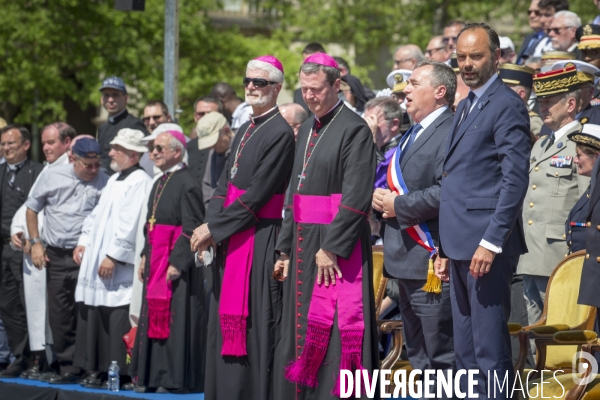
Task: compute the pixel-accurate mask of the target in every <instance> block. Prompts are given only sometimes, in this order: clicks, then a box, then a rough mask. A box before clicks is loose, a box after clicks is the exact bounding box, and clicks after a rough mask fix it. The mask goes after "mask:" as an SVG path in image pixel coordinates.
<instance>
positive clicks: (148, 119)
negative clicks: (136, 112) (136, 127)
mask: <svg viewBox="0 0 600 400" xmlns="http://www.w3.org/2000/svg"><path fill="white" fill-rule="evenodd" d="M162 117H163V116H162V114H161V115H149V116H147V117H144V118H142V121H144V123H146V122H149V121H150V120H151V119H153V120H155V121H158V120H160V119H161V118H162Z"/></svg>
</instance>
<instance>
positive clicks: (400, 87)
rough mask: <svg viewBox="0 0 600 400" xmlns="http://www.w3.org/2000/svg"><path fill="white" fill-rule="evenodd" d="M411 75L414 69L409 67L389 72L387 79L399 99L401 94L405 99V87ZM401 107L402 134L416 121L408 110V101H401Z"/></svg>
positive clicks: (395, 96)
mask: <svg viewBox="0 0 600 400" xmlns="http://www.w3.org/2000/svg"><path fill="white" fill-rule="evenodd" d="M411 75H412V71H411V70H409V69H397V70H394V71H392V72H390V73H389V75H388V76H387V78H386V80H385V81H386V83H387V84H388V86H389V87H390V89H392V95H394V98H396V99H398V96H401V98H402V99H404V88H405V87H406V86H407V85H408V79H409V78H410V76H411ZM400 108H402V123H401V124H400V129H399V132H400V134H401V135H404V134H405V133H406V132H407V131H408V130H409V129H410V127H411V126H413V124H414V121H413V120H412V118H411V117H410V115H408V113H407V112H406V103H404V101H403V102H402V103H400Z"/></svg>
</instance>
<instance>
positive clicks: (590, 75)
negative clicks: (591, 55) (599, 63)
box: [551, 60, 600, 84]
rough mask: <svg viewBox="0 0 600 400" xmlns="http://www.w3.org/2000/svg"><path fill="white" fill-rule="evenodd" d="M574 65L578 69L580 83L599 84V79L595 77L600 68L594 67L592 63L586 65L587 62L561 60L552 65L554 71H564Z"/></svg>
mask: <svg viewBox="0 0 600 400" xmlns="http://www.w3.org/2000/svg"><path fill="white" fill-rule="evenodd" d="M569 63H571V64H573V65H575V67H577V77H578V78H579V80H580V81H588V82H592V81H593V82H594V84H595V83H596V82H598V77H597V76H595V75H596V73H598V72H600V68H598V67H595V66H593V65H592V64H590V63H586V62H585V61H579V60H561V61H557V62H555V63H554V64H552V69H551V70H552V71H554V70H556V69H563V68H565V66H566V65H567V64H569ZM579 72H583V73H584V74H585V75H587V76H585V75H580V74H579Z"/></svg>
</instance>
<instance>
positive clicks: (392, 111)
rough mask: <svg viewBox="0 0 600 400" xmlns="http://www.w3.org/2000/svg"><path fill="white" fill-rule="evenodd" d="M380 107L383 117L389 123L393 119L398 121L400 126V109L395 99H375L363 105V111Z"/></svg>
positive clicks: (384, 97) (383, 97)
mask: <svg viewBox="0 0 600 400" xmlns="http://www.w3.org/2000/svg"><path fill="white" fill-rule="evenodd" d="M377 107H380V108H381V110H382V111H383V117H384V118H385V119H386V120H388V121H391V120H393V119H398V120H399V121H400V124H402V109H401V108H400V104H398V101H397V100H395V99H392V98H391V97H387V96H381V97H375V98H374V99H371V100H369V101H367V104H365V110H370V109H372V108H377Z"/></svg>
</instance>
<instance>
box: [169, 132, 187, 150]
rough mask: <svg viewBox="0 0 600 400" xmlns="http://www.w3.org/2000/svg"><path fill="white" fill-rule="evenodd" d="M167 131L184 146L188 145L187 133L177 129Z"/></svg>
mask: <svg viewBox="0 0 600 400" xmlns="http://www.w3.org/2000/svg"><path fill="white" fill-rule="evenodd" d="M166 133H168V134H169V135H171V136H173V137H174V138H175V139H177V140H178V141H179V142H180V143H181V144H182V145H183V147H185V146H186V144H187V141H186V140H185V135H184V134H183V133H181V132H177V131H167V132H166Z"/></svg>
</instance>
